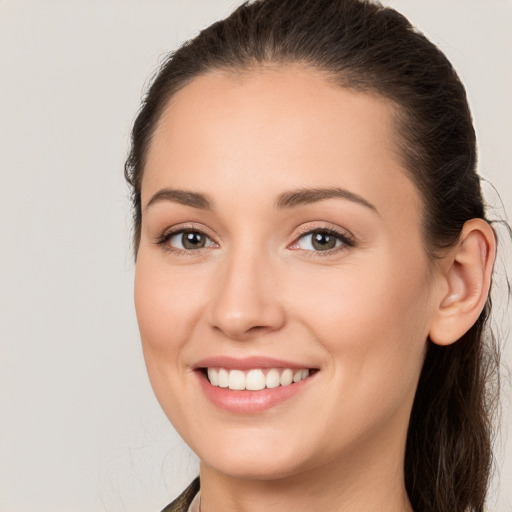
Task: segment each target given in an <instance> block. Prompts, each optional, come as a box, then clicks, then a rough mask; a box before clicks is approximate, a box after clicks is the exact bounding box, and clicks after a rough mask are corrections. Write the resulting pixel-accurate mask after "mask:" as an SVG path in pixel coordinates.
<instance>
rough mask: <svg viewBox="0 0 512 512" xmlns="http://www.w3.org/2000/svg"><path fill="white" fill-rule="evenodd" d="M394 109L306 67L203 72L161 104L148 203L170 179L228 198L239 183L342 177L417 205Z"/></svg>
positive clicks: (328, 182) (260, 186)
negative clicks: (401, 148) (401, 152)
mask: <svg viewBox="0 0 512 512" xmlns="http://www.w3.org/2000/svg"><path fill="white" fill-rule="evenodd" d="M394 114H395V110H394V105H393V104H392V103H391V102H390V101H388V100H386V99H384V98H382V97H378V96H376V95H369V94H363V93H361V92H356V91H353V90H351V89H347V88H342V87H340V86H338V85H336V84H335V83H333V82H332V81H330V80H328V79H327V78H326V76H325V75H322V74H321V73H319V72H316V71H312V70H309V69H306V68H303V67H300V66H288V67H284V68H283V67H281V68H270V69H269V68H264V69H257V70H253V71H249V72H245V73H243V74H235V73H228V72H224V71H215V72H211V73H208V74H205V75H202V76H200V77H198V78H196V79H194V80H193V81H192V82H191V83H190V84H188V85H187V86H185V87H184V88H183V89H181V90H180V91H179V92H177V93H176V94H175V95H174V96H173V97H172V98H171V100H170V102H169V104H168V105H167V106H166V108H165V110H164V113H163V115H162V117H161V119H160V121H159V124H158V126H157V128H156V130H155V133H154V137H153V140H152V143H151V146H150V150H149V154H148V159H147V165H146V171H145V175H144V179H143V182H142V195H143V204H144V200H145V199H146V200H147V198H148V197H149V195H150V194H152V193H154V192H155V191H156V190H157V189H158V188H159V187H165V186H173V187H176V188H184V189H195V190H199V191H203V192H217V193H218V194H220V195H222V193H223V192H225V196H226V198H229V197H232V196H230V194H232V193H233V190H232V188H231V187H233V186H238V188H239V189H240V187H244V186H248V185H249V186H250V187H251V192H253V194H256V193H257V192H262V194H264V193H266V194H267V195H269V196H271V195H272V194H273V193H274V192H275V193H278V192H279V190H280V189H285V188H297V187H322V186H325V187H332V186H343V187H345V188H348V189H350V190H351V191H353V192H354V193H357V194H359V195H362V196H363V197H366V198H367V199H368V200H369V201H370V202H373V203H383V202H384V203H385V202H388V203H389V202H390V198H391V197H397V198H400V197H404V196H403V193H404V192H406V198H409V199H410V201H409V202H410V203H411V204H410V205H405V204H403V205H402V206H403V207H404V208H407V207H409V206H410V207H411V208H413V209H415V210H416V211H419V210H418V206H419V203H418V201H419V198H418V196H417V193H416V190H415V187H414V186H413V184H412V182H411V181H410V179H409V178H408V176H407V172H406V170H405V168H404V167H403V165H402V164H401V158H400V154H399V151H398V144H397V143H396V137H397V134H396V130H395V115H394ZM269 199H270V197H269ZM391 202H392V201H391ZM385 206H386V205H385V204H382V207H385ZM395 206H396V205H395Z"/></svg>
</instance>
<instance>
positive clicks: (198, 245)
mask: <svg viewBox="0 0 512 512" xmlns="http://www.w3.org/2000/svg"><path fill="white" fill-rule="evenodd" d="M159 243H162V244H166V245H167V246H169V248H170V249H171V250H172V249H175V250H181V251H191V250H192V251H193V250H197V249H203V248H205V247H216V244H215V243H214V242H213V241H212V240H211V239H210V238H209V237H208V236H206V235H205V234H204V233H202V232H201V231H197V230H192V229H182V230H180V231H175V232H172V233H169V234H167V235H165V236H164V238H163V239H162V240H161V241H160V242H159Z"/></svg>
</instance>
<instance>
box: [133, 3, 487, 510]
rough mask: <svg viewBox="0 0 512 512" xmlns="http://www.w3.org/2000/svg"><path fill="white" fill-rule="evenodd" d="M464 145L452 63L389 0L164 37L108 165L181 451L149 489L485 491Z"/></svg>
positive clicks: (479, 341) (483, 283) (352, 499)
mask: <svg viewBox="0 0 512 512" xmlns="http://www.w3.org/2000/svg"><path fill="white" fill-rule="evenodd" d="M475 164H476V151H475V134H474V129H473V126H472V121H471V115H470V112H469V108H468V105H467V101H466V95H465V91H464V88H463V86H462V84H461V83H460V81H459V79H458V77H457V75H456V74H455V72H454V70H453V68H452V67H451V65H450V64H449V62H448V61H447V59H446V58H445V56H444V55H443V54H442V53H441V52H440V51H439V50H438V49H437V48H435V47H434V46H433V45H432V44H431V43H430V42H428V41H427V40H426V39H425V38H424V37H423V36H422V35H421V34H419V33H418V32H416V31H415V30H414V29H413V28H412V27H411V26H410V24H409V23H408V21H407V20H406V19H405V18H404V17H403V16H401V15H400V14H398V13H397V12H396V11H394V10H392V9H388V8H383V7H381V6H379V5H377V4H374V3H371V2H367V1H360V0H300V1H299V0H262V1H256V2H253V3H250V4H244V5H242V6H241V7H240V8H238V9H237V10H236V11H235V12H234V13H233V14H232V15H231V16H230V17H229V18H227V19H226V20H223V21H221V22H218V23H216V24H213V25H212V26H210V27H209V28H207V29H206V30H204V31H203V32H202V33H201V34H200V35H199V36H197V37H196V38H195V39H194V40H192V41H190V42H188V43H187V44H185V45H184V46H183V47H182V48H180V49H179V50H178V51H177V52H175V53H174V54H172V55H171V56H170V57H169V58H168V60H167V61H166V62H165V63H164V65H163V66H162V68H161V69H160V71H159V73H158V75H157V76H156V78H155V79H154V81H153V83H152V85H151V87H150V89H149V91H148V94H147V97H146V99H145V101H144V104H143V106H142V109H141V111H140V112H139V115H138V117H137V119H136V121H135V125H134V128H133V132H132V148H131V153H130V155H129V158H128V161H127V165H126V177H127V179H128V182H129V183H130V184H131V186H132V187H133V203H134V213H135V218H134V220H135V237H134V241H135V252H136V260H137V264H136V280H135V302H136V309H137V318H138V322H139V328H140V332H141V339H142V344H143V349H144V356H145V360H146V365H147V369H148V373H149V377H150V380H151V383H152V386H153V389H154V391H155V394H156V396H157V398H158V400H159V402H160V404H161V406H162V408H163V409H164V411H165V413H166V414H167V416H168V417H169V419H170V421H171V422H172V423H173V425H174V426H175V428H176V429H177V430H178V432H179V433H180V435H181V436H182V437H183V438H184V440H185V441H186V442H187V443H188V444H189V446H190V447H191V448H192V449H193V450H194V451H195V452H196V453H197V455H198V456H199V458H200V461H201V466H200V487H201V490H200V491H199V481H198V480H197V481H195V482H194V483H193V484H192V485H191V487H190V488H189V489H187V490H186V491H185V493H184V494H183V495H182V496H181V497H180V498H178V500H176V501H175V502H174V503H173V504H171V505H169V507H167V508H166V509H165V510H166V511H169V510H201V511H202V512H211V511H219V510H223V511H230V510H234V511H236V510H247V511H259V510H265V511H271V510H288V509H290V510H299V511H300V510H325V511H328V510H333V511H358V512H360V511H366V510H368V511H370V510H371V511H373V510H379V511H388V510H389V511H394V512H396V511H415V512H420V511H434V510H435V511H446V512H448V511H450V512H453V511H481V510H483V506H484V502H485V495H486V490H487V482H488V478H489V468H490V461H491V446H490V437H491V425H490V420H491V412H492V411H490V409H489V403H490V397H489V394H488V391H487V390H486V387H485V382H486V380H487V379H488V376H489V372H492V371H493V369H494V366H493V364H492V363H493V361H494V360H493V359H492V357H490V356H492V355H493V354H494V352H493V347H492V346H490V343H491V342H492V340H488V339H487V338H484V335H483V329H484V325H485V322H486V319H487V317H488V314H489V309H490V303H489V299H488V294H489V290H490V284H491V273H492V267H493V263H494V258H495V249H496V242H495V236H494V232H493V230H492V228H491V227H490V226H489V224H488V222H486V220H485V213H484V209H483V202H482V196H481V192H480V182H479V178H478V175H477V174H476V171H475ZM494 362H495V361H494Z"/></svg>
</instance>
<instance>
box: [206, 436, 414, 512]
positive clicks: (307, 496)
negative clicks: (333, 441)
mask: <svg viewBox="0 0 512 512" xmlns="http://www.w3.org/2000/svg"><path fill="white" fill-rule="evenodd" d="M396 448H397V447H396V446H388V447H386V448H382V445H380V447H376V446H374V447H373V449H371V448H370V449H369V450H368V453H367V454H366V456H365V455H363V456H361V453H360V451H358V454H357V457H351V456H350V455H349V456H347V458H346V460H344V461H342V462H341V463H340V461H333V462H331V463H329V464H325V465H322V466H321V467H316V468H310V469H307V470H304V471H302V472H300V473H296V474H294V475H293V476H285V477H281V478H274V479H271V480H263V479H251V478H240V477H233V476H230V475H225V474H223V473H219V472H218V471H216V470H215V469H214V468H212V467H211V466H208V465H207V464H205V463H202V464H201V471H200V476H201V512H214V511H217V510H222V511H225V512H282V511H283V510H293V511H294V512H306V511H308V512H309V511H311V510H322V511H324V512H361V511H362V510H378V511H379V512H413V509H412V507H411V504H410V502H409V499H408V497H407V492H406V490H405V484H404V477H403V460H404V457H403V456H404V449H403V448H402V449H401V450H400V449H399V450H398V453H399V454H400V456H399V457H398V456H397V449H396ZM354 461H357V463H354Z"/></svg>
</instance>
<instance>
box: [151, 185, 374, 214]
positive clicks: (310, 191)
mask: <svg viewBox="0 0 512 512" xmlns="http://www.w3.org/2000/svg"><path fill="white" fill-rule="evenodd" d="M333 198H338V199H346V200H348V201H352V202H354V203H357V204H360V205H362V206H365V207H366V208H369V209H370V210H373V211H374V212H375V213H377V214H378V213H379V212H378V210H377V208H376V207H375V206H374V205H373V204H371V203H370V202H368V201H367V200H366V199H364V198H363V197H361V196H360V195H358V194H355V193H354V192H350V191H349V190H346V189H344V188H337V187H334V188H333V187H331V188H301V189H297V190H290V191H288V192H283V193H282V194H280V195H279V196H278V198H277V200H276V202H275V205H274V206H275V207H276V208H277V209H279V210H282V209H285V208H294V207H296V206H301V205H306V204H311V203H316V202H318V201H323V200H325V199H333ZM161 201H171V202H173V203H178V204H183V205H185V206H191V207H192V208H198V209H201V210H213V208H214V207H213V201H212V200H211V199H210V198H209V197H208V196H207V195H206V194H200V193H198V192H191V191H188V190H178V189H172V188H163V189H161V190H159V191H158V192H156V193H155V194H153V196H152V197H151V199H150V200H149V201H148V203H147V205H146V207H145V209H147V208H149V207H150V206H151V205H153V204H155V203H158V202H161Z"/></svg>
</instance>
